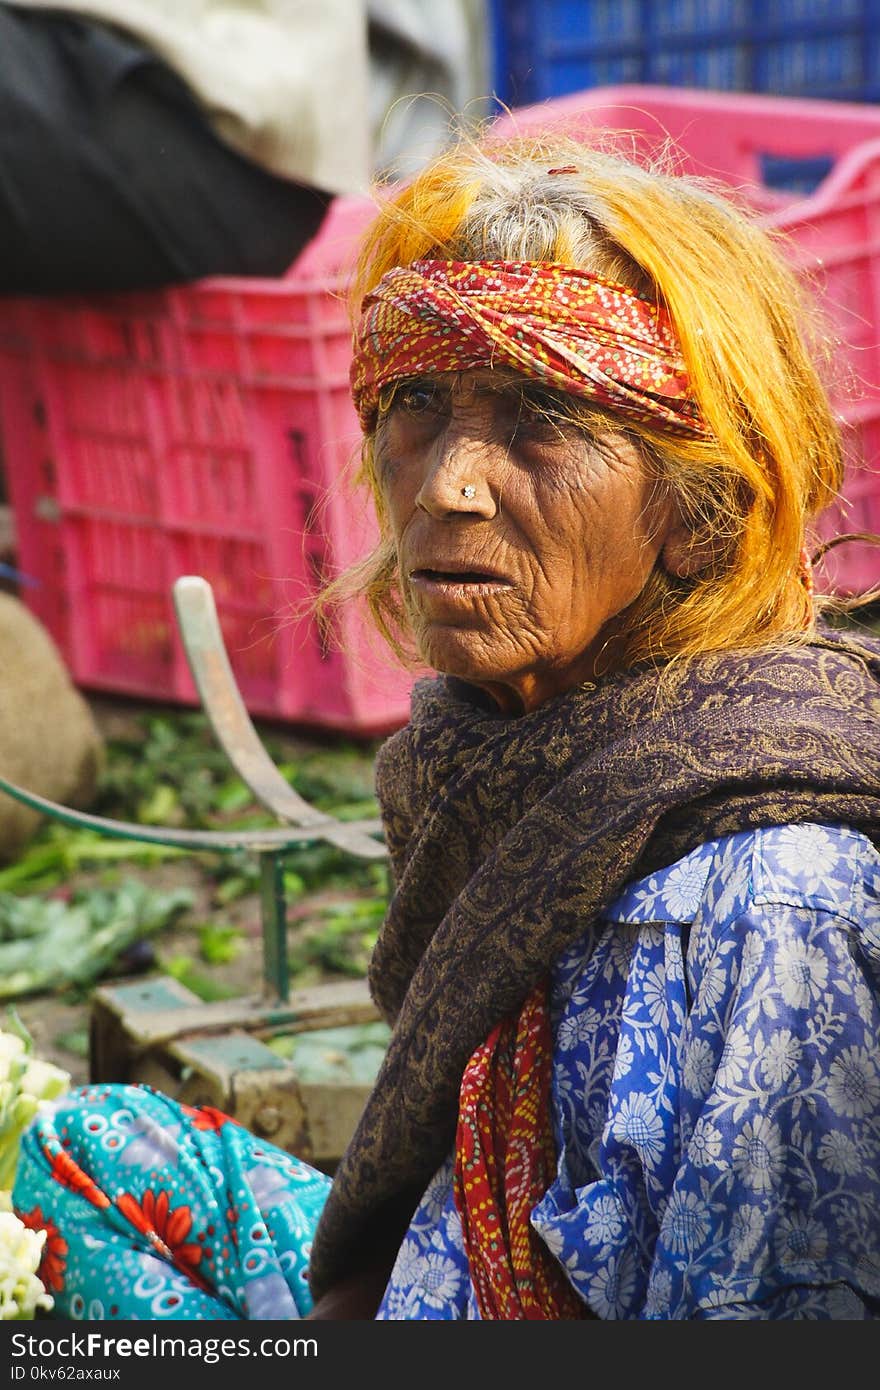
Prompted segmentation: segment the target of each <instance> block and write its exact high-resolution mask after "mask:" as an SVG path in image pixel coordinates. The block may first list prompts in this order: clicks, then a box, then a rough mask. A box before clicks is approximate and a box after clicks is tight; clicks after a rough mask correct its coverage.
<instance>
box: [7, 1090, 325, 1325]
mask: <svg viewBox="0 0 880 1390" xmlns="http://www.w3.org/2000/svg"><path fill="white" fill-rule="evenodd" d="M329 1187H330V1179H329V1178H328V1177H327V1176H326V1175H325V1174H324V1173H319V1172H317V1171H316V1170H315V1169H313V1168H310V1167H309V1166H308V1165H307V1164H305V1163H300V1162H299V1161H298V1160H297V1159H296V1158H293V1157H291V1155H290V1154H288V1153H285V1152H284V1151H283V1150H282V1149H278V1148H276V1147H275V1146H274V1145H272V1144H269V1143H265V1142H260V1141H258V1140H257V1139H256V1138H255V1137H254V1136H253V1135H252V1134H250V1133H249V1132H248V1131H247V1130H245V1129H243V1128H242V1127H241V1126H240V1125H238V1124H235V1123H234V1122H233V1121H232V1120H230V1119H229V1118H228V1117H227V1116H226V1115H223V1114H222V1113H221V1112H220V1111H218V1110H214V1109H212V1108H211V1107H208V1106H205V1107H202V1108H200V1109H192V1108H190V1107H189V1106H185V1105H180V1104H179V1103H178V1102H176V1101H174V1100H171V1099H170V1098H169V1097H167V1096H163V1095H160V1094H159V1093H158V1092H157V1091H153V1090H151V1089H150V1088H149V1087H146V1086H120V1085H113V1086H87V1087H84V1088H81V1089H80V1090H78V1091H74V1092H72V1093H70V1094H68V1095H65V1096H62V1097H61V1098H59V1100H57V1101H54V1102H52V1103H51V1104H50V1106H48V1107H47V1108H46V1109H45V1110H44V1111H43V1112H42V1113H41V1114H40V1115H39V1116H38V1117H37V1119H36V1120H35V1121H34V1123H33V1124H32V1126H31V1128H30V1129H29V1130H28V1131H27V1132H26V1134H25V1136H24V1139H23V1141H22V1154H21V1158H20V1160H19V1165H18V1173H17V1176H16V1182H15V1186H14V1188H13V1203H14V1206H15V1209H16V1211H17V1212H18V1215H19V1216H20V1217H21V1219H22V1220H23V1221H24V1222H25V1224H26V1225H29V1226H32V1227H34V1228H36V1229H45V1230H46V1231H47V1239H46V1243H45V1245H44V1248H43V1262H42V1265H41V1267H40V1277H41V1278H42V1280H43V1282H44V1283H45V1285H46V1287H47V1289H48V1290H49V1292H50V1293H51V1294H52V1296H53V1297H54V1299H55V1308H54V1314H53V1315H54V1316H57V1317H62V1318H75V1319H79V1318H84V1319H88V1320H90V1321H94V1320H98V1321H100V1320H103V1319H113V1318H119V1319H123V1320H133V1319H149V1320H161V1319H166V1318H170V1319H175V1320H176V1319H188V1320H193V1321H198V1320H201V1319H223V1320H230V1319H235V1318H248V1319H266V1318H273V1319H275V1318H283V1319H288V1318H299V1317H302V1316H304V1315H305V1314H306V1313H307V1312H308V1311H309V1310H310V1308H311V1306H312V1302H311V1296H310V1293H309V1288H308V1283H307V1280H306V1271H307V1269H308V1259H309V1251H310V1248H311V1236H312V1232H313V1230H314V1228H315V1224H316V1223H317V1220H318V1216H319V1215H320V1212H321V1208H322V1207H323V1205H324V1200H325V1198H326V1196H327V1192H328V1190H329Z"/></svg>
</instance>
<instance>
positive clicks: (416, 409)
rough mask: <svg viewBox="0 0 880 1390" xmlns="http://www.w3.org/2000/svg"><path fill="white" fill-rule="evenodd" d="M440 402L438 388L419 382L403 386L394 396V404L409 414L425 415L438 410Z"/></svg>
mask: <svg viewBox="0 0 880 1390" xmlns="http://www.w3.org/2000/svg"><path fill="white" fill-rule="evenodd" d="M439 404H440V402H439V399H438V392H437V390H436V388H435V387H433V386H429V385H423V384H421V383H419V382H415V383H413V385H411V386H402V387H401V388H400V390H399V391H397V392H395V396H394V405H396V406H398V407H399V408H400V409H401V410H404V411H406V413H407V414H408V415H424V414H426V413H427V412H429V411H435V410H437V409H438V407H439Z"/></svg>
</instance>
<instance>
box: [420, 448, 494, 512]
mask: <svg viewBox="0 0 880 1390" xmlns="http://www.w3.org/2000/svg"><path fill="white" fill-rule="evenodd" d="M491 453H492V446H491V445H490V444H486V443H485V442H484V441H482V440H480V439H477V438H474V437H473V435H471V434H470V433H468V432H466V431H462V430H459V429H456V427H455V426H454V425H453V424H450V425H449V426H448V428H447V429H446V430H445V431H444V432H443V434H442V435H441V436H440V438H439V439H438V440H437V441H436V442H435V444H434V447H433V448H432V449H431V451H430V455H429V457H428V459H427V460H426V464H425V473H424V477H423V479H422V484H421V487H420V488H419V491H418V494H417V496H416V506H417V507H421V508H422V510H423V511H425V512H427V513H428V514H429V515H430V516H433V517H437V518H441V517H445V516H452V515H455V514H457V513H460V514H462V515H466V514H470V515H473V516H478V517H481V518H483V519H485V520H490V519H491V518H492V517H494V516H495V514H496V512H497V510H498V508H497V505H496V502H495V490H494V488H493V486H492V481H491V476H490V475H491Z"/></svg>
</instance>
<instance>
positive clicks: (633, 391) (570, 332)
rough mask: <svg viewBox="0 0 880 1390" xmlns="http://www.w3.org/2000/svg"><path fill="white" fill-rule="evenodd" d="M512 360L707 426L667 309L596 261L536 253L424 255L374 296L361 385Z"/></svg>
mask: <svg viewBox="0 0 880 1390" xmlns="http://www.w3.org/2000/svg"><path fill="white" fill-rule="evenodd" d="M480 367H493V368H497V367H508V368H511V369H512V370H514V371H518V372H521V373H522V374H524V375H525V376H527V377H531V378H533V379H535V378H537V379H539V380H542V381H546V382H547V383H548V385H550V386H555V387H557V388H559V389H561V390H563V391H566V392H568V394H569V395H573V396H581V397H584V398H586V399H588V400H593V401H596V402H597V404H599V405H605V406H609V407H611V408H612V409H613V410H615V411H616V412H618V413H619V414H620V415H621V416H623V417H629V418H630V419H638V420H642V421H643V422H645V423H646V424H652V423H653V424H654V425H659V426H660V427H661V428H662V429H663V431H664V433H668V434H677V435H687V436H690V437H701V436H704V435H705V434H706V433H707V429H706V425H705V423H704V422H703V420H702V418H701V416H700V412H699V409H698V406H697V403H696V401H695V400H694V398H693V396H692V394H691V391H690V384H689V381H688V376H687V369H686V367H685V364H684V360H683V358H682V355H681V349H680V347H679V344H678V339H677V337H676V334H675V330H674V328H673V326H672V323H671V320H670V318H669V315H668V313H667V312H666V310H665V309H663V308H662V307H660V306H659V305H657V304H652V303H651V302H650V301H649V300H646V299H642V298H641V297H640V296H639V295H637V294H636V293H635V291H634V290H631V289H628V288H627V286H626V285H620V284H617V283H615V282H614V281H612V280H606V279H604V278H603V277H602V276H601V275H593V274H591V273H590V272H589V271H586V270H576V269H573V268H572V267H570V266H564V265H556V264H553V263H550V262H533V261H430V260H425V261H415V262H414V263H413V264H412V265H410V266H406V267H397V268H395V269H394V270H389V271H388V273H387V274H386V275H384V276H383V278H382V279H381V280H380V281H379V283H378V285H376V287H375V289H373V290H372V291H371V292H370V293H369V294H368V295H367V296H366V298H365V299H364V302H363V312H362V316H361V320H360V323H359V325H358V328H357V331H356V334H355V340H354V357H353V361H352V367H351V386H352V396H353V398H354V403H355V406H356V407H357V411H358V414H359V416H360V420H361V424H362V425H363V427H364V429H365V430H367V431H370V430H372V429H373V428H374V427H375V423H376V409H377V405H378V400H379V392H380V390H381V389H382V387H383V386H386V385H388V384H389V383H390V382H393V381H399V380H401V379H402V378H405V377H411V376H420V375H422V374H425V373H433V372H451V371H465V370H468V369H472V368H480Z"/></svg>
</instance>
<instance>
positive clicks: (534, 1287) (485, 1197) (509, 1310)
mask: <svg viewBox="0 0 880 1390" xmlns="http://www.w3.org/2000/svg"><path fill="white" fill-rule="evenodd" d="M551 1062H552V1038H551V1034H550V1019H549V1013H548V1005H547V989H546V985H543V984H542V985H539V986H538V988H537V989H535V990H533V991H532V993H531V994H530V995H529V997H528V999H527V1000H526V1002H525V1004H524V1005H523V1007H522V1009H521V1010H520V1012H519V1014H518V1015H514V1016H513V1017H512V1018H510V1019H508V1020H506V1021H505V1022H503V1023H499V1024H498V1025H497V1026H496V1027H495V1028H493V1029H492V1031H491V1033H490V1034H489V1036H488V1038H487V1039H486V1041H485V1042H484V1043H482V1044H481V1045H480V1046H479V1047H478V1048H477V1050H476V1052H474V1054H473V1056H472V1057H471V1059H470V1061H469V1062H468V1064H467V1066H466V1067H465V1071H464V1076H463V1077H462V1082H461V1091H460V1097H459V1110H458V1131H457V1134H456V1141H455V1175H454V1193H455V1205H456V1207H457V1208H458V1213H459V1216H460V1217H461V1227H462V1234H463V1236H464V1247H465V1250H466V1252H467V1258H468V1266H469V1268H470V1275H471V1282H472V1283H473V1287H474V1293H475V1295H476V1299H477V1307H478V1308H479V1310H480V1317H481V1318H482V1319H483V1320H484V1321H488V1320H490V1319H494V1320H498V1319H506V1320H523V1319H537V1318H546V1319H550V1320H552V1321H556V1322H558V1321H560V1320H562V1319H572V1318H585V1317H589V1316H590V1313H589V1309H588V1308H587V1306H586V1304H585V1303H584V1302H583V1301H582V1300H581V1299H580V1298H578V1297H577V1295H576V1294H575V1293H574V1290H573V1289H572V1287H571V1285H570V1284H569V1282H568V1280H567V1279H566V1277H565V1275H564V1274H563V1272H562V1269H561V1267H560V1265H559V1264H558V1262H557V1261H556V1260H554V1259H553V1257H552V1256H551V1255H550V1253H549V1251H548V1250H547V1247H546V1246H545V1245H544V1243H543V1241H542V1240H541V1238H540V1236H538V1235H537V1233H536V1232H535V1231H534V1230H533V1229H532V1226H531V1224H530V1221H529V1217H530V1214H531V1211H532V1208H533V1207H534V1206H535V1204H536V1203H537V1202H539V1201H540V1200H541V1198H542V1197H543V1196H544V1194H545V1192H546V1191H547V1189H548V1187H549V1186H550V1184H551V1183H552V1181H553V1179H554V1177H555V1175H556V1154H555V1146H554V1141H553V1131H552V1124H551V1119H550V1069H551Z"/></svg>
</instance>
